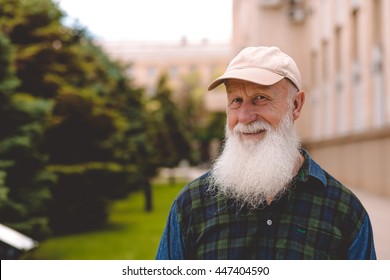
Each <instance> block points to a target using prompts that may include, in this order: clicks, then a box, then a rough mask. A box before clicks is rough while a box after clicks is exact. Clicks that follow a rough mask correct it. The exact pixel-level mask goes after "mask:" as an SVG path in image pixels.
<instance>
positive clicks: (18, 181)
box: [0, 36, 54, 239]
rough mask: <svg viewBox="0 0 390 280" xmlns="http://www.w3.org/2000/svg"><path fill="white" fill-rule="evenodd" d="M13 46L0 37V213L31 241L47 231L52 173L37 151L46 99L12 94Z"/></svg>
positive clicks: (45, 115) (42, 236)
mask: <svg viewBox="0 0 390 280" xmlns="http://www.w3.org/2000/svg"><path fill="white" fill-rule="evenodd" d="M11 51H12V48H11V45H10V43H9V41H8V40H7V39H6V38H5V37H3V36H0V119H1V120H2V122H0V217H1V222H2V223H5V224H7V225H9V226H11V227H12V228H14V229H16V230H19V231H22V232H24V233H26V234H28V235H30V236H32V237H34V238H36V239H41V238H44V237H46V236H47V235H48V234H49V228H48V219H47V204H48V201H49V199H50V191H49V187H50V186H51V185H52V183H53V179H54V177H53V175H52V174H50V173H49V172H47V171H45V169H44V166H45V164H46V162H47V156H46V155H45V154H43V153H41V152H40V151H39V146H40V144H41V142H42V138H43V133H44V122H45V120H46V117H47V116H48V113H49V111H50V108H51V103H50V102H48V101H46V100H43V99H40V98H36V97H34V96H32V95H29V94H26V93H16V92H15V88H16V87H17V85H18V80H17V79H16V78H15V75H14V69H13V67H12V57H13V56H12V52H11Z"/></svg>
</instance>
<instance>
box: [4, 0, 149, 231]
mask: <svg viewBox="0 0 390 280" xmlns="http://www.w3.org/2000/svg"><path fill="white" fill-rule="evenodd" d="M62 17H63V13H62V12H61V11H60V10H59V9H58V7H57V5H56V4H54V3H53V2H51V1H50V0H29V1H23V0H0V30H1V32H2V33H3V34H4V36H5V37H7V38H8V39H9V41H10V43H11V45H12V46H13V47H14V49H15V66H16V67H15V75H16V77H17V78H18V80H19V84H18V85H15V86H14V88H15V91H16V92H18V93H19V94H16V95H15V96H13V97H12V98H11V99H12V100H13V101H14V102H13V104H14V105H15V106H17V108H19V109H18V111H17V113H16V114H15V116H12V117H14V118H15V119H18V118H22V117H23V116H24V115H26V114H27V116H28V117H27V120H25V121H24V122H23V124H24V123H26V124H30V121H32V123H33V124H34V125H32V124H31V125H29V126H23V130H22V131H23V133H25V134H28V135H30V136H31V139H30V140H31V141H27V140H26V139H24V142H23V141H22V140H21V139H19V138H18V139H19V141H20V142H23V145H24V146H23V147H24V150H23V152H24V153H25V159H26V158H28V157H30V158H32V159H34V160H32V159H31V160H30V161H27V160H24V161H23V162H24V165H25V169H19V170H16V169H15V171H14V172H13V171H12V170H11V166H15V165H14V159H15V158H16V157H17V156H18V155H19V154H15V153H13V154H9V158H10V159H11V160H10V161H6V163H3V166H5V165H7V166H8V167H7V168H8V169H4V168H3V169H2V170H3V173H0V174H2V175H1V176H0V182H4V183H3V187H2V188H1V189H0V195H1V194H2V193H3V194H7V191H8V194H7V195H3V197H4V200H5V201H8V203H10V202H11V200H10V199H9V198H10V197H11V193H12V191H11V190H12V189H16V188H17V187H15V186H18V185H21V184H22V183H23V188H22V189H21V191H20V192H19V193H21V194H23V195H27V194H28V192H29V191H30V190H32V189H33V186H34V184H37V182H38V181H37V179H36V178H35V177H34V176H33V174H40V177H39V178H40V179H41V180H48V179H50V178H51V177H50V176H49V175H50V174H55V175H56V183H55V184H54V185H53V187H51V188H50V192H48V188H47V184H40V186H41V187H42V188H43V189H44V190H45V192H42V193H45V194H46V195H47V196H48V197H49V194H51V195H52V197H51V203H50V211H49V218H50V224H51V227H52V228H53V229H54V231H55V232H58V233H64V232H73V231H78V230H85V229H90V228H94V227H97V226H101V225H103V224H104V223H105V221H106V218H107V206H108V203H109V202H110V201H111V200H112V199H116V198H120V197H123V196H124V195H126V194H127V193H128V192H130V191H132V190H134V189H140V188H142V187H143V186H142V184H146V185H147V184H148V180H149V176H152V175H153V174H154V172H155V167H154V165H148V164H147V163H146V159H147V153H148V152H150V148H149V146H150V145H148V143H149V142H148V141H149V138H148V136H147V134H146V115H145V113H144V104H143V101H142V94H143V92H142V90H140V89H135V88H134V87H132V86H131V83H130V81H129V80H128V79H127V78H126V76H125V70H126V69H125V68H124V67H122V66H120V65H119V64H118V63H115V62H113V61H111V60H110V59H109V58H108V57H107V55H106V54H104V52H103V51H102V50H101V49H100V48H99V47H98V46H96V45H95V44H94V43H93V41H92V39H91V38H90V37H89V36H88V34H87V32H86V30H83V29H81V28H78V27H77V28H76V27H73V28H69V27H64V26H63V25H62V24H61V19H62ZM4 57H8V55H6V54H4ZM6 80H7V81H6V83H10V81H9V79H8V78H7V79H6ZM2 110H3V108H2ZM6 110H8V109H7V108H5V107H4V112H6ZM4 114H5V113H4ZM48 114H49V115H48ZM8 115H9V114H8ZM32 116H33V117H34V118H35V119H33V120H31V119H30V118H29V117H32ZM8 119H11V116H7V120H8ZM7 123H8V125H7V129H10V131H9V132H8V135H10V137H17V135H18V132H17V128H18V125H17V124H14V123H11V122H8V121H7ZM33 136H34V137H33ZM4 139H5V138H4ZM32 140H34V141H32ZM5 143H6V144H7V143H9V142H5ZM4 145H5V144H4ZM38 148H39V149H38ZM19 153H20V152H19ZM45 155H47V157H46V156H45ZM150 166H152V167H150ZM42 168H44V171H45V172H46V173H40V172H38V171H40V170H41V169H42ZM30 173H33V174H31V175H29V174H30ZM16 174H17V175H16ZM1 178H2V179H1ZM21 178H25V179H24V180H25V181H23V182H19V181H17V180H21ZM34 178H35V179H34ZM13 180H14V181H13ZM6 197H7V198H6ZM26 200H32V199H31V195H29V196H28V197H27V198H26ZM15 201H17V202H18V203H19V204H20V205H23V206H24V205H27V204H28V203H30V202H27V201H25V200H23V199H22V198H19V197H18V198H16V199H15ZM35 206H36V207H37V209H40V207H38V206H37V205H35ZM6 214H7V215H6V217H10V216H11V214H9V213H6ZM46 214H47V213H46ZM26 215H29V214H26Z"/></svg>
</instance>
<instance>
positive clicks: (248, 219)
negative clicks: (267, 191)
mask: <svg viewBox="0 0 390 280" xmlns="http://www.w3.org/2000/svg"><path fill="white" fill-rule="evenodd" d="M302 154H303V155H304V157H305V161H304V163H303V165H302V167H301V168H300V170H299V172H298V173H297V175H296V176H295V177H294V179H293V180H292V183H291V187H290V189H289V191H287V192H286V193H285V194H284V195H283V196H282V197H281V198H280V199H278V200H275V201H273V202H272V203H271V204H270V205H264V206H263V207H260V208H259V209H256V210H251V211H246V210H245V208H244V209H237V206H236V204H235V203H234V201H232V200H227V199H224V198H222V197H221V196H216V195H215V194H212V193H210V192H208V185H207V177H208V175H209V173H206V174H204V175H203V176H201V177H200V178H198V179H196V180H194V181H193V182H191V183H189V184H188V185H187V186H186V187H185V188H184V189H183V190H182V191H181V192H180V194H179V195H178V197H177V198H176V200H175V201H174V203H173V205H172V208H171V211H170V214H169V218H168V221H167V225H166V228H165V230H164V233H163V236H162V239H161V242H160V246H159V249H158V252H157V256H156V259H375V258H376V255H375V248H374V242H373V233H372V227H371V223H370V219H369V217H368V214H367V212H366V210H365V209H364V207H363V206H362V204H361V203H360V201H359V200H358V199H357V198H356V196H355V195H354V194H353V193H352V192H351V191H350V190H349V189H347V188H346V187H345V186H344V185H342V184H341V183H340V182H338V181H337V180H336V179H335V178H333V177H332V176H331V175H329V174H328V173H327V172H325V171H324V170H323V169H322V168H321V167H320V166H319V165H318V164H317V163H316V162H314V161H313V160H312V159H311V157H310V156H309V154H308V153H307V152H306V151H304V150H302Z"/></svg>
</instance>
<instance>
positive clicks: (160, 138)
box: [149, 74, 190, 167]
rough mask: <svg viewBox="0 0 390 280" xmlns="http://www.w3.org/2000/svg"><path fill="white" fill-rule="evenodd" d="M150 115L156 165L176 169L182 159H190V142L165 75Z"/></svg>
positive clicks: (151, 105)
mask: <svg viewBox="0 0 390 280" xmlns="http://www.w3.org/2000/svg"><path fill="white" fill-rule="evenodd" d="M149 113H150V121H151V123H152V125H153V130H152V131H151V133H152V139H153V140H154V160H155V162H156V164H157V165H158V166H165V167H175V166H177V164H178V163H179V162H180V161H181V160H182V159H190V142H189V140H188V139H189V138H188V137H187V134H186V133H187V132H186V128H185V123H184V119H183V118H182V116H181V115H180V112H179V109H178V107H177V105H176V103H175V102H174V101H173V98H172V90H171V89H170V88H169V86H168V76H167V75H165V74H164V75H162V76H161V78H160V80H159V82H158V86H157V91H156V94H155V96H154V97H153V98H152V100H151V102H150V103H149Z"/></svg>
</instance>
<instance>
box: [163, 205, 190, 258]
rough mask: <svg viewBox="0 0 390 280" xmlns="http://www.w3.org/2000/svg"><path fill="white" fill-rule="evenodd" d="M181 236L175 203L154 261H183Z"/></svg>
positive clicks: (183, 249)
mask: <svg viewBox="0 0 390 280" xmlns="http://www.w3.org/2000/svg"><path fill="white" fill-rule="evenodd" d="M183 244H184V242H183V236H182V232H181V230H180V225H179V222H178V214H177V207H176V202H174V203H173V205H172V207H171V210H170V212H169V216H168V220H167V223H166V225H165V229H164V232H163V235H162V237H161V241H160V245H159V247H158V250H157V255H156V260H183V259H185V248H184V245H183Z"/></svg>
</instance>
